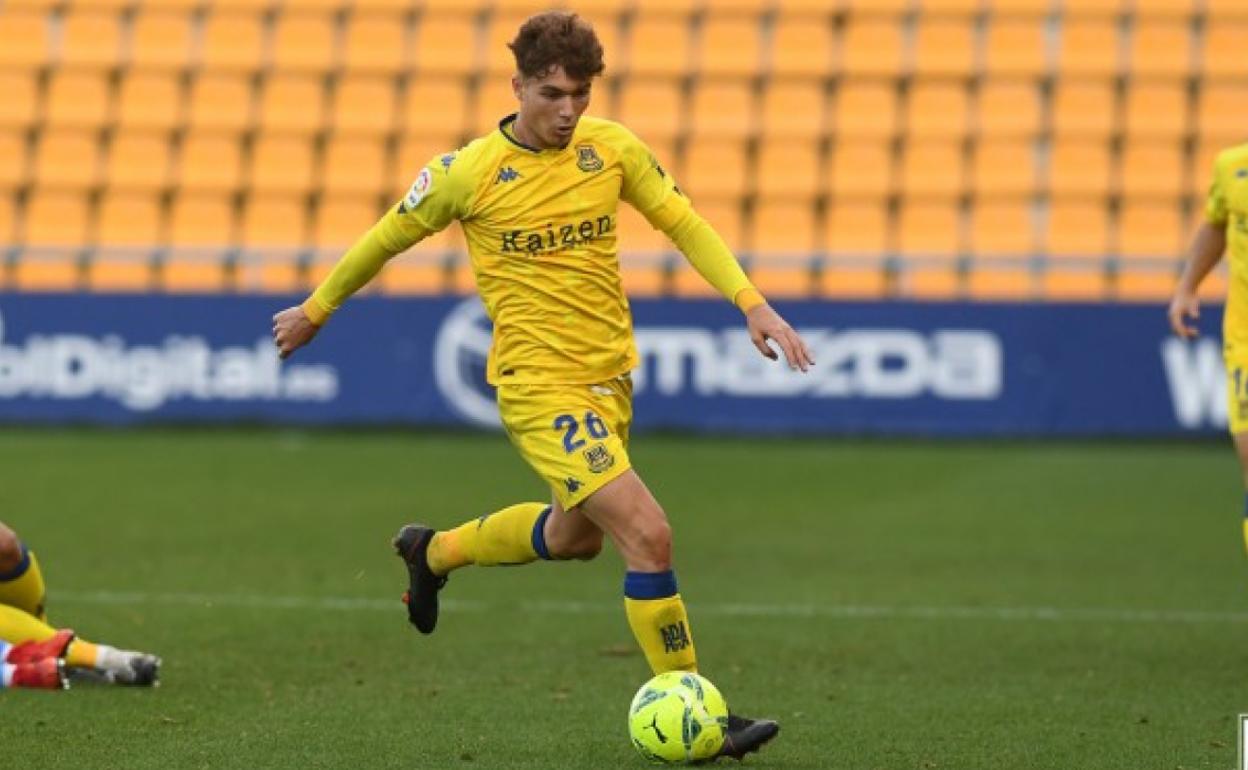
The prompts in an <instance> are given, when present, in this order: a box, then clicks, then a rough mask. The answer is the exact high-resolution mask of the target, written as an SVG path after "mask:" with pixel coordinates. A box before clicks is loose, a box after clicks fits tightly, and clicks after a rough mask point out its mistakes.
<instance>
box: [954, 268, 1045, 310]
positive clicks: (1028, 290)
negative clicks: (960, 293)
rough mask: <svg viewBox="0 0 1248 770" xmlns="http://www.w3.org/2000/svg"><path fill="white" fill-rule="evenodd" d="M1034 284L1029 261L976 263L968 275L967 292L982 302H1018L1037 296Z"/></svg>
mask: <svg viewBox="0 0 1248 770" xmlns="http://www.w3.org/2000/svg"><path fill="white" fill-rule="evenodd" d="M1034 284H1035V278H1034V276H1033V275H1032V272H1031V266H1030V265H1029V264H1028V263H1027V262H1023V261H1020V262H1018V263H1017V264H1008V265H997V264H990V265H975V266H974V267H973V268H972V270H971V271H970V274H969V275H967V277H966V294H967V296H968V298H970V299H972V300H978V301H981V302H1008V301H1014V302H1017V301H1019V300H1026V299H1031V298H1032V297H1034V296H1035V294H1036V289H1035V285H1034Z"/></svg>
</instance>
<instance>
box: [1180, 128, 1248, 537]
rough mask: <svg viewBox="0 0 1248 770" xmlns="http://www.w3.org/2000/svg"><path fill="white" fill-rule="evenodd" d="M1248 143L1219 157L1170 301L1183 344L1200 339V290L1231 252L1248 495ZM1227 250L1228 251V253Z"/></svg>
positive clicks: (1237, 423) (1233, 402)
mask: <svg viewBox="0 0 1248 770" xmlns="http://www.w3.org/2000/svg"><path fill="white" fill-rule="evenodd" d="M1246 179H1248V144H1241V145H1238V146H1236V147H1231V148H1229V149H1226V150H1224V151H1223V152H1221V153H1220V154H1219V155H1218V157H1217V160H1216V161H1214V165H1213V181H1212V183H1211V184H1210V185H1209V196H1208V198H1207V199H1206V201H1205V221H1204V222H1202V223H1201V224H1200V227H1198V228H1197V229H1196V235H1195V237H1193V238H1192V244H1191V246H1190V247H1189V248H1188V257H1187V263H1186V264H1185V265H1184V267H1183V273H1182V275H1181V276H1180V277H1179V283H1178V286H1177V288H1175V291H1174V298H1173V299H1172V300H1171V301H1170V308H1169V317H1170V328H1171V329H1173V330H1174V333H1175V334H1177V335H1178V336H1180V337H1183V338H1184V339H1192V338H1194V337H1196V335H1197V330H1196V327H1195V326H1192V325H1190V323H1189V322H1190V321H1193V320H1195V319H1196V318H1198V317H1199V316H1200V299H1199V298H1198V297H1197V294H1196V292H1197V289H1198V288H1199V287H1200V282H1201V281H1203V280H1204V278H1205V276H1206V275H1208V274H1209V271H1210V270H1212V269H1213V268H1214V266H1215V265H1217V264H1218V261H1219V260H1221V259H1222V255H1223V254H1224V253H1226V252H1227V251H1229V252H1230V255H1231V257H1230V272H1231V280H1230V289H1229V291H1228V293H1227V297H1226V312H1225V315H1224V316H1223V319H1222V356H1223V360H1224V361H1225V363H1226V399H1227V410H1226V411H1227V417H1228V423H1229V425H1228V427H1229V428H1230V431H1231V438H1232V439H1233V440H1234V442H1235V452H1236V454H1238V455H1239V465H1240V469H1241V470H1242V472H1243V480H1244V487H1245V489H1246V490H1248V184H1246V183H1245V180H1246ZM1228 246H1229V249H1228ZM1244 517H1245V518H1244V523H1243V530H1244V542H1245V546H1248V494H1245V497H1244Z"/></svg>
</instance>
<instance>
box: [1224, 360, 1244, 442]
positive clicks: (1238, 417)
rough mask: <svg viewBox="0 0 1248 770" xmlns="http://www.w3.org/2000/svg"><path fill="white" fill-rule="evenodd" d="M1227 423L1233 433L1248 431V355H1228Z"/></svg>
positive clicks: (1226, 361)
mask: <svg viewBox="0 0 1248 770" xmlns="http://www.w3.org/2000/svg"><path fill="white" fill-rule="evenodd" d="M1224 360H1225V363H1226V423H1227V427H1228V428H1230V431H1231V435H1234V434H1236V433H1244V432H1246V431H1248V356H1245V355H1243V354H1242V353H1240V354H1236V355H1234V356H1231V355H1227V356H1226V357H1225V359H1224Z"/></svg>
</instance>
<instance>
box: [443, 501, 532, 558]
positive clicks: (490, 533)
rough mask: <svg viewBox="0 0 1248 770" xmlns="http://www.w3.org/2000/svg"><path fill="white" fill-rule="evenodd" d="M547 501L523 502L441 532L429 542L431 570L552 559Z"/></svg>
mask: <svg viewBox="0 0 1248 770" xmlns="http://www.w3.org/2000/svg"><path fill="white" fill-rule="evenodd" d="M549 513H550V506H549V505H547V504H545V503H520V504H518V505H512V506H508V507H507V508H503V509H502V510H499V511H495V512H494V513H490V514H486V515H485V516H482V517H480V518H478V519H473V520H472V521H469V522H466V523H464V524H461V525H460V526H458V527H455V528H454V529H450V530H447V531H445V532H439V533H437V534H436V535H434V536H433V539H432V540H431V541H430V542H429V569H431V570H432V571H433V572H434V573H435V574H438V575H445V574H446V573H448V572H450V571H451V570H454V569H458V568H459V567H463V566H466V565H468V564H478V565H481V566H483V567H484V566H492V565H496V564H528V563H529V562H531V561H534V560H536V559H539V558H543V559H548V558H550V556H549V554H548V553H547V551H546V541H545V538H544V536H543V535H542V527H543V525H544V524H545V522H546V517H547V516H548V515H549Z"/></svg>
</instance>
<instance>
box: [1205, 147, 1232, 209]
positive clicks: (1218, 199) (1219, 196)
mask: <svg viewBox="0 0 1248 770" xmlns="http://www.w3.org/2000/svg"><path fill="white" fill-rule="evenodd" d="M1222 158H1223V156H1222V155H1219V156H1218V157H1217V160H1215V161H1214V162H1213V181H1212V182H1210V183H1209V197H1208V198H1206V199H1205V220H1206V221H1208V222H1209V223H1210V224H1214V225H1225V224H1226V218H1227V215H1226V185H1225V184H1224V183H1223V181H1222Z"/></svg>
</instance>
